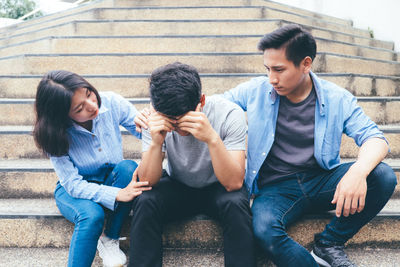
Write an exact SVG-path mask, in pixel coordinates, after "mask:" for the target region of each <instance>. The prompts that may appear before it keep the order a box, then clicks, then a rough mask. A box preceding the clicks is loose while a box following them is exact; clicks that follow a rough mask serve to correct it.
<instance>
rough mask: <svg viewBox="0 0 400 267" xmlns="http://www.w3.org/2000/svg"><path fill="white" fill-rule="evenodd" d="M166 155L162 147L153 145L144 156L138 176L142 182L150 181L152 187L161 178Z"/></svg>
mask: <svg viewBox="0 0 400 267" xmlns="http://www.w3.org/2000/svg"><path fill="white" fill-rule="evenodd" d="M163 160H164V153H163V152H162V148H161V146H154V145H151V146H150V148H149V150H148V151H146V152H144V153H143V154H142V161H141V162H140V165H139V170H138V175H139V179H140V181H148V182H149V185H150V186H152V185H154V184H156V183H158V181H159V180H160V178H161V175H162V162H163Z"/></svg>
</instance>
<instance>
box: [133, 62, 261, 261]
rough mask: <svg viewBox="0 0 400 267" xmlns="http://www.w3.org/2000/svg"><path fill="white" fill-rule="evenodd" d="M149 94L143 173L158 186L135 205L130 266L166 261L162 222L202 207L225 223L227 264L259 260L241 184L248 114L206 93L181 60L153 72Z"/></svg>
mask: <svg viewBox="0 0 400 267" xmlns="http://www.w3.org/2000/svg"><path fill="white" fill-rule="evenodd" d="M150 95H151V102H152V106H153V110H152V112H151V115H150V116H149V118H148V125H149V130H148V131H146V130H144V131H143V135H142V137H143V142H142V144H143V154H142V161H141V163H140V166H139V167H138V176H139V179H140V180H141V181H149V182H150V184H151V185H152V186H153V189H152V190H151V191H146V192H143V193H142V195H140V196H139V197H137V198H136V199H135V201H134V204H133V205H134V206H133V219H132V225H131V244H130V266H152V267H153V266H161V265H162V228H163V225H164V224H165V223H166V222H169V221H173V220H177V219H182V218H185V217H188V216H192V215H194V214H198V213H205V214H207V215H209V216H211V217H213V218H215V219H217V220H219V221H220V222H221V224H222V227H223V232H224V253H225V266H255V257H254V241H253V232H252V225H251V212H250V208H249V202H248V198H247V192H246V190H245V188H244V187H243V180H244V174H245V149H246V143H245V142H246V119H245V115H244V112H243V111H242V110H241V109H240V108H239V107H238V106H237V105H236V104H233V103H231V102H229V101H227V100H225V99H223V98H220V97H218V96H211V97H207V98H205V96H204V94H202V93H201V82H200V77H199V75H198V73H197V70H196V69H195V68H194V67H192V66H189V65H185V64H181V63H173V64H169V65H166V66H163V67H160V68H158V69H156V70H155V71H154V72H153V73H152V75H151V77H150ZM165 153H167V156H168V168H167V171H166V172H163V169H162V161H163V159H164V156H165Z"/></svg>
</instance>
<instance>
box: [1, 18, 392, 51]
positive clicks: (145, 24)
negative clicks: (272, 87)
mask: <svg viewBox="0 0 400 267" xmlns="http://www.w3.org/2000/svg"><path fill="white" fill-rule="evenodd" d="M288 23H290V22H289V21H285V20H280V19H252V20H248V19H247V20H245V19H241V20H231V19H225V20H224V19H219V20H75V21H72V22H65V23H60V24H57V25H53V26H48V27H45V28H41V29H39V30H36V31H32V32H27V33H21V34H16V35H11V36H8V37H7V38H0V47H3V46H9V45H12V44H16V43H21V42H27V41H31V40H35V39H39V38H43V37H49V36H65V35H74V36H102V35H108V36H136V35H150V36H154V35H160V33H161V34H162V35H246V34H247V35H248V34H252V35H253V34H255V35H264V34H265V33H267V32H271V31H273V30H275V29H277V28H279V27H281V26H283V25H285V24H288ZM305 27H306V28H307V29H308V30H309V31H310V32H311V33H312V34H313V35H314V36H315V37H320V38H325V39H329V40H337V41H341V42H348V43H354V44H357V45H364V46H373V47H379V48H384V49H389V50H392V49H393V43H391V42H386V41H380V40H375V39H372V38H368V37H362V36H356V35H351V34H347V33H343V32H340V31H331V30H328V29H325V28H321V27H314V26H307V25H305Z"/></svg>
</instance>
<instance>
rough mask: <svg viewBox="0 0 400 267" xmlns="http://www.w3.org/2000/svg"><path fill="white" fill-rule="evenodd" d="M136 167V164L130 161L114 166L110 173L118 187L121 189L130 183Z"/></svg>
mask: <svg viewBox="0 0 400 267" xmlns="http://www.w3.org/2000/svg"><path fill="white" fill-rule="evenodd" d="M137 166H138V164H137V163H136V162H134V161H132V160H123V161H121V162H120V163H118V164H117V166H115V168H114V170H113V172H112V173H113V175H115V176H116V177H117V179H118V181H116V183H117V184H118V187H121V188H123V187H125V186H127V185H128V184H129V183H130V182H131V181H132V176H133V173H134V172H135V170H136V168H137Z"/></svg>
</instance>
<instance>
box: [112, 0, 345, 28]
mask: <svg viewBox="0 0 400 267" xmlns="http://www.w3.org/2000/svg"><path fill="white" fill-rule="evenodd" d="M240 5H242V6H267V7H269V8H275V9H279V10H282V11H288V12H292V13H296V14H301V15H304V16H309V17H314V18H317V19H323V20H325V21H328V22H333V23H338V24H342V25H347V26H352V22H351V21H350V20H344V19H340V18H336V17H331V16H327V15H322V14H318V13H314V12H311V11H308V10H305V9H299V8H295V7H291V6H288V5H282V4H280V3H276V2H273V1H263V0H261V1H259V0H224V1H213V0H190V1H185V6H240ZM114 6H115V7H138V6H182V2H181V0H163V1H158V0H145V1H143V0H133V1H132V0H115V1H114Z"/></svg>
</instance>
